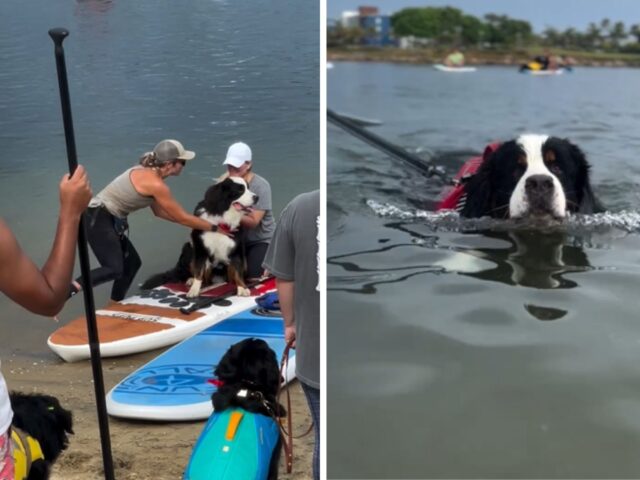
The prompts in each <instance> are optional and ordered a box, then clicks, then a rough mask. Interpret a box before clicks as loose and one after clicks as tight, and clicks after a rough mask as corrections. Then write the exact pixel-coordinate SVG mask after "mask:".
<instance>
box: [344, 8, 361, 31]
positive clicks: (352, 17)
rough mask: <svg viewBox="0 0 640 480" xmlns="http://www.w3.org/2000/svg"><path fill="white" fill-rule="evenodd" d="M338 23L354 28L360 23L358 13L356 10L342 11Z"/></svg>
mask: <svg viewBox="0 0 640 480" xmlns="http://www.w3.org/2000/svg"><path fill="white" fill-rule="evenodd" d="M340 25H342V27H343V28H354V27H357V26H359V25H360V15H359V14H358V12H347V11H345V12H342V15H341V17H340Z"/></svg>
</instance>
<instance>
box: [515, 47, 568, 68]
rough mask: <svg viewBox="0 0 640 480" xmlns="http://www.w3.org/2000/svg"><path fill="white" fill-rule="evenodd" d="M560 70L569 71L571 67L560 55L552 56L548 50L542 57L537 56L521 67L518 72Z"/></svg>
mask: <svg viewBox="0 0 640 480" xmlns="http://www.w3.org/2000/svg"><path fill="white" fill-rule="evenodd" d="M561 68H564V69H566V70H571V67H570V66H569V65H568V62H566V61H565V60H564V59H563V58H562V57H561V56H560V55H553V54H552V53H551V51H550V50H549V49H546V50H545V51H544V54H543V55H538V56H536V57H534V58H533V61H531V62H529V63H525V64H523V65H521V66H520V71H521V72H522V71H526V70H533V71H540V70H551V71H555V70H558V69H561Z"/></svg>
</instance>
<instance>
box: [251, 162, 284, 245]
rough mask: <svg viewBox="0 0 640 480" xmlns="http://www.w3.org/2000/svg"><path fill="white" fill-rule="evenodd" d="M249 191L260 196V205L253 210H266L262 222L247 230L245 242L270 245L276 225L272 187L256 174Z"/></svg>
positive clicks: (257, 204) (256, 205)
mask: <svg viewBox="0 0 640 480" xmlns="http://www.w3.org/2000/svg"><path fill="white" fill-rule="evenodd" d="M248 186H249V190H251V191H252V192H253V193H255V194H256V195H258V197H259V198H258V203H256V204H255V205H254V206H253V208H255V209H256V210H264V217H262V221H261V222H260V223H259V224H258V225H257V226H256V228H252V229H250V230H247V233H246V234H245V241H246V243H247V245H252V244H254V243H268V242H269V241H270V240H271V237H273V231H274V230H275V228H276V227H275V224H274V221H273V213H271V208H272V206H271V185H269V182H267V181H266V180H265V179H264V178H262V177H261V176H260V175H258V174H256V173H254V174H253V178H252V179H251V181H250V182H249V185H248Z"/></svg>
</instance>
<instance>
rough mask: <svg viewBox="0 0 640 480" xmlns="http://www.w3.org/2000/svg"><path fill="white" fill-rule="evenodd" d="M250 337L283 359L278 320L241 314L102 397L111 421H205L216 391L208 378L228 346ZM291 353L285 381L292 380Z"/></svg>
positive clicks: (174, 350)
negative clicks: (105, 399)
mask: <svg viewBox="0 0 640 480" xmlns="http://www.w3.org/2000/svg"><path fill="white" fill-rule="evenodd" d="M250 337H252V338H259V339H262V340H264V341H265V342H267V343H268V344H269V346H270V347H271V348H272V349H273V350H274V351H275V353H276V356H277V357H278V358H282V353H283V351H284V348H285V341H284V326H283V320H282V317H279V316H278V317H274V316H263V315H260V314H257V313H256V309H253V308H252V309H249V310H245V311H243V312H241V313H239V314H236V315H234V316H232V317H229V318H227V319H226V320H222V321H221V322H219V323H216V324H215V325H213V326H211V327H209V328H207V329H205V330H203V331H201V332H199V333H197V334H196V335H194V336H192V337H190V338H187V339H186V340H184V341H182V342H181V343H179V344H178V345H176V346H175V347H173V348H171V349H169V350H167V351H166V352H164V353H162V354H161V355H159V356H158V357H156V358H155V359H153V360H152V361H151V362H149V363H147V364H146V365H144V366H142V367H141V368H140V369H138V370H136V371H135V372H133V373H132V374H131V375H129V376H128V377H126V378H125V379H124V380H122V381H121V382H120V383H118V384H117V385H116V386H115V387H114V388H113V389H111V391H110V392H109V393H108V394H107V411H108V412H109V414H110V415H112V416H115V417H123V418H135V419H144V420H158V421H175V420H201V419H207V418H209V416H210V415H211V413H212V411H213V406H212V404H211V394H212V393H213V392H214V391H215V389H216V387H215V386H214V385H212V384H211V383H209V380H210V379H211V378H213V370H214V368H215V366H216V365H217V364H218V362H219V361H220V359H221V358H222V356H223V355H224V354H225V352H226V351H227V350H228V349H229V347H230V346H231V345H233V344H234V343H237V342H239V341H241V340H244V339H245V338H250ZM293 353H294V351H293V350H292V355H291V356H290V360H289V365H288V368H287V371H286V375H285V377H286V381H290V380H292V379H293V378H295V355H294V354H293Z"/></svg>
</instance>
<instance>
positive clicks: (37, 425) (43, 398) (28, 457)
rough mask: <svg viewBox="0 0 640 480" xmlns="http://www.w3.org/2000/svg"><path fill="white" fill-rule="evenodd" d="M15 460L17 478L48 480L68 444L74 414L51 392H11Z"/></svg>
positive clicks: (17, 479) (19, 479) (18, 479)
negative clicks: (55, 463)
mask: <svg viewBox="0 0 640 480" xmlns="http://www.w3.org/2000/svg"><path fill="white" fill-rule="evenodd" d="M10 398H11V408H12V409H13V424H12V425H11V440H12V442H13V447H14V449H13V460H14V464H15V478H16V480H46V479H48V478H49V473H50V470H51V466H52V465H53V463H54V462H55V461H56V459H57V458H58V456H59V455H60V453H62V451H63V450H64V449H66V448H67V446H68V444H69V437H68V435H69V434H72V433H73V428H72V424H73V417H72V414H71V412H70V411H69V410H66V409H64V408H63V407H62V406H61V405H60V402H59V401H58V399H57V398H55V397H52V396H50V395H41V394H24V393H19V392H11V394H10Z"/></svg>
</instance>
